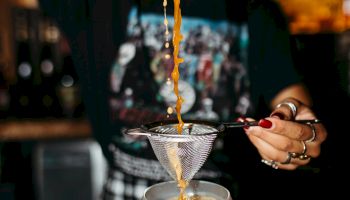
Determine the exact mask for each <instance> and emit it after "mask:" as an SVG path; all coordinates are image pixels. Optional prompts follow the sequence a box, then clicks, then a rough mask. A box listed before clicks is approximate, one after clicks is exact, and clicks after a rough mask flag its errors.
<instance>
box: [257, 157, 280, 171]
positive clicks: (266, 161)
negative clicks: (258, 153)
mask: <svg viewBox="0 0 350 200" xmlns="http://www.w3.org/2000/svg"><path fill="white" fill-rule="evenodd" d="M261 162H262V163H264V164H265V165H268V166H270V167H272V168H274V169H278V162H276V161H274V160H265V159H261Z"/></svg>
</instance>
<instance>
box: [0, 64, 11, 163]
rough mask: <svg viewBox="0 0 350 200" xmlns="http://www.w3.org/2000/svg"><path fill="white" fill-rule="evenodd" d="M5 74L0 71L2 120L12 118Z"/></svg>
mask: <svg viewBox="0 0 350 200" xmlns="http://www.w3.org/2000/svg"><path fill="white" fill-rule="evenodd" d="M1 68H2V67H1V66H0V69H1ZM3 74H4V73H3V72H2V71H1V70H0V119H6V118H8V117H9V116H10V93H9V86H8V84H7V82H6V80H5V78H4V76H3ZM0 148H1V147H0ZM0 152H1V151H0ZM0 157H1V155H0Z"/></svg>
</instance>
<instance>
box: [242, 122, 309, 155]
mask: <svg viewBox="0 0 350 200" xmlns="http://www.w3.org/2000/svg"><path fill="white" fill-rule="evenodd" d="M247 134H250V135H254V136H256V137H258V138H260V139H261V140H263V141H265V142H266V143H268V144H269V145H271V146H273V147H274V148H276V149H278V150H280V151H283V152H302V151H303V149H304V147H303V144H301V142H300V141H298V140H293V139H290V138H288V137H286V136H284V135H280V134H275V133H273V132H271V131H268V130H266V129H264V128H261V127H258V126H257V127H250V128H249V130H247Z"/></svg>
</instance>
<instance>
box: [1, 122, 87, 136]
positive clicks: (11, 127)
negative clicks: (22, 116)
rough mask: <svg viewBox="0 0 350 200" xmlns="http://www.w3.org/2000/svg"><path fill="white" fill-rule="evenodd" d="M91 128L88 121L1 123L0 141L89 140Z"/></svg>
mask: <svg viewBox="0 0 350 200" xmlns="http://www.w3.org/2000/svg"><path fill="white" fill-rule="evenodd" d="M90 136H91V127H90V124H89V122H88V121H87V120H85V119H79V120H67V119H59V120H58V119H38V120H37V119H35V120H32V119H28V120H2V121H0V141H23V140H47V139H68V138H87V137H90Z"/></svg>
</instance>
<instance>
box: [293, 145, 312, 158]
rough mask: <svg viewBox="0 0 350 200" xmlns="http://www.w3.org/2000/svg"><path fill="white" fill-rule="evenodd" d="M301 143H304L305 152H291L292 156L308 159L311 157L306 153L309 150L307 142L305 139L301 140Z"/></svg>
mask: <svg viewBox="0 0 350 200" xmlns="http://www.w3.org/2000/svg"><path fill="white" fill-rule="evenodd" d="M301 143H302V144H303V152H301V153H295V152H290V154H291V157H292V158H298V159H299V160H307V159H309V158H310V156H309V155H306V151H307V148H306V144H305V142H304V141H301Z"/></svg>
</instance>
